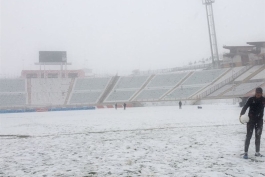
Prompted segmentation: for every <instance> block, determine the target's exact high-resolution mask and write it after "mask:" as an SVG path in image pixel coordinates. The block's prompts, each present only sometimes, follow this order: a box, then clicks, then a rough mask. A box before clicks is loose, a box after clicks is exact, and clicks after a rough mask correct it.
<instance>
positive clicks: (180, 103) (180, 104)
mask: <svg viewBox="0 0 265 177" xmlns="http://www.w3.org/2000/svg"><path fill="white" fill-rule="evenodd" d="M181 106H182V102H181V101H179V109H181Z"/></svg>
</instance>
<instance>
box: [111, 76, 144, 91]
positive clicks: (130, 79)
mask: <svg viewBox="0 0 265 177" xmlns="http://www.w3.org/2000/svg"><path fill="white" fill-rule="evenodd" d="M148 77H149V76H148V75H145V76H124V77H121V78H120V80H119V81H118V83H117V85H116V87H115V89H139V88H140V87H141V86H142V85H143V84H144V82H145V81H146V80H147V79H148Z"/></svg>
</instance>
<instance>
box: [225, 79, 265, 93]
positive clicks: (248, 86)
mask: <svg viewBox="0 0 265 177" xmlns="http://www.w3.org/2000/svg"><path fill="white" fill-rule="evenodd" d="M262 84H263V82H252V83H243V84H240V85H239V86H237V87H235V88H233V89H232V90H230V91H228V92H226V93H225V94H224V96H230V95H238V96H239V95H245V94H246V93H248V92H250V91H251V90H253V89H255V88H256V87H259V86H260V85H262Z"/></svg>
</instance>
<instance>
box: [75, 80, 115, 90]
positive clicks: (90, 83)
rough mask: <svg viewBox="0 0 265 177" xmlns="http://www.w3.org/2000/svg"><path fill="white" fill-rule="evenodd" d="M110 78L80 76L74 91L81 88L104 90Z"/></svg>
mask: <svg viewBox="0 0 265 177" xmlns="http://www.w3.org/2000/svg"><path fill="white" fill-rule="evenodd" d="M109 80H110V78H109V77H106V78H79V79H77V80H76V83H75V87H74V91H80V90H103V89H105V87H106V86H107V84H108V82H109Z"/></svg>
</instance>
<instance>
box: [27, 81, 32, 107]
mask: <svg viewBox="0 0 265 177" xmlns="http://www.w3.org/2000/svg"><path fill="white" fill-rule="evenodd" d="M27 92H28V105H31V79H30V78H28V79H27Z"/></svg>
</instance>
